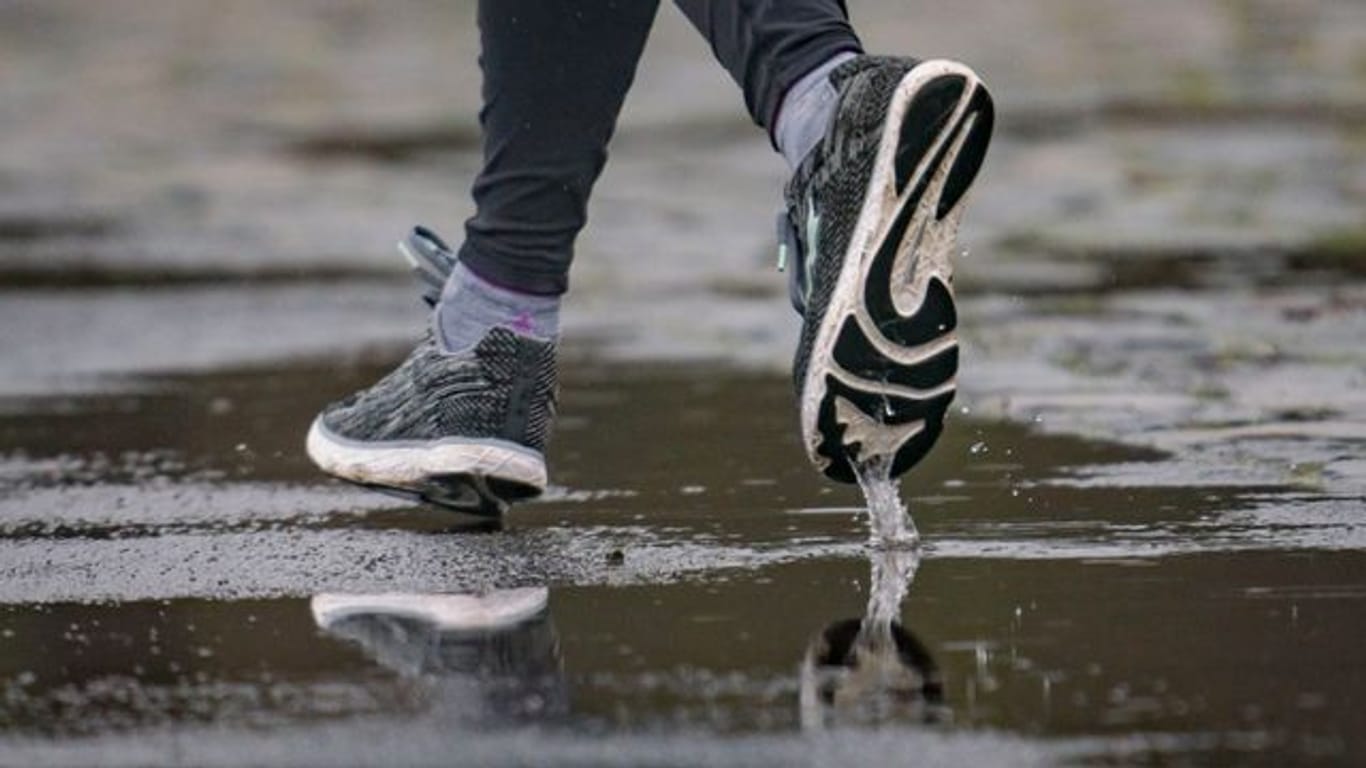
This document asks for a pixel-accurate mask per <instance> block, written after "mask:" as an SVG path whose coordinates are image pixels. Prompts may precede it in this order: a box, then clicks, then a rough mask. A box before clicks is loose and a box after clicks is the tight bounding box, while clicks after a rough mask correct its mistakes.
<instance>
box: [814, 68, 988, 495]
mask: <svg viewBox="0 0 1366 768" xmlns="http://www.w3.org/2000/svg"><path fill="white" fill-rule="evenodd" d="M993 120H994V110H993V105H992V101H991V96H990V95H989V94H988V92H987V90H986V88H985V87H984V86H983V85H982V82H981V80H980V79H979V78H978V77H977V75H976V74H975V73H974V72H973V71H972V70H971V69H969V68H968V67H966V66H964V65H962V64H959V63H957V62H952V61H943V60H935V61H927V62H923V63H921V64H919V65H917V66H916V67H914V68H913V69H911V70H910V71H909V72H907V73H906V75H905V76H904V77H903V78H902V79H901V81H900V82H899V83H898V84H897V86H896V88H895V90H894V92H893V94H892V97H891V101H890V104H889V107H888V110H887V119H886V122H885V125H884V127H883V133H882V136H881V139H880V141H879V143H878V149H877V153H878V154H877V156H876V159H875V160H874V164H873V171H872V174H871V176H870V178H869V182H868V187H867V190H866V192H865V194H864V198H863V200H864V202H863V208H862V210H861V211H860V212H859V217H858V220H857V224H856V227H855V230H854V234H853V237H851V238H850V242H849V247H848V250H847V251H846V252H845V254H844V260H843V262H842V267H841V269H840V272H839V276H838V280H837V283H836V287H835V289H834V291H833V293H832V295H831V300H830V304H829V306H828V307H827V309H826V312H825V314H824V316H823V318H822V320H821V325H820V327H819V328H818V330H817V334H816V337H815V341H814V343H813V348H812V357H811V361H812V362H811V364H810V365H809V367H808V368H807V371H806V381H805V386H804V387H803V390H802V391H803V393H804V396H803V399H802V404H801V420H802V432H803V434H804V435H806V436H807V449H808V452H810V454H811V457H812V459H813V461H815V462H816V464H817V466H823V467H824V473H825V474H826V475H827V476H828V477H830V478H832V479H834V480H838V481H841V482H854V481H855V477H854V470H853V463H855V462H865V461H867V460H869V459H871V458H873V457H875V456H892V457H894V458H893V461H892V469H891V472H892V476H893V477H895V476H898V475H900V474H902V473H904V472H906V471H907V470H908V469H910V468H911V467H912V466H914V465H915V464H917V463H918V462H919V461H920V460H921V459H922V458H924V456H925V455H926V454H927V453H928V452H929V450H930V449H931V448H932V447H933V446H934V443H935V441H936V440H937V439H938V437H939V434H940V432H941V431H942V429H943V422H944V415H945V413H946V411H947V410H948V407H949V404H950V403H951V402H952V401H953V398H954V395H955V393H956V390H957V379H956V376H957V370H958V341H957V337H956V334H955V328H956V326H957V315H956V312H955V309H954V301H953V289H952V275H953V273H952V265H951V263H950V258H951V256H952V251H953V250H954V249H955V248H956V247H957V239H956V235H957V230H958V225H959V222H960V220H961V218H962V215H963V210H964V207H965V206H964V200H965V196H966V194H967V192H968V189H969V187H970V186H971V185H972V182H973V180H974V179H975V178H976V176H977V172H978V170H979V169H980V168H981V165H982V161H983V159H984V157H985V155H986V149H987V144H988V142H989V141H990V137H991V129H992V124H993Z"/></svg>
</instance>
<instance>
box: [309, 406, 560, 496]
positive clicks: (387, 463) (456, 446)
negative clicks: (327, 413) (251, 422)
mask: <svg viewBox="0 0 1366 768" xmlns="http://www.w3.org/2000/svg"><path fill="white" fill-rule="evenodd" d="M306 447H307V450H308V457H309V458H310V459H312V460H313V463H315V464H317V465H318V467H319V468H320V469H322V470H323V471H324V472H326V473H328V474H330V475H334V476H336V477H340V478H343V479H345V480H350V481H352V482H355V483H363V484H365V485H380V486H389V487H393V488H407V489H412V490H421V489H422V488H423V486H424V485H425V484H426V483H427V482H428V481H430V480H431V479H432V478H436V477H440V476H443V475H456V474H469V475H478V476H481V477H488V478H496V479H498V480H503V481H508V482H513V483H520V484H522V485H527V486H531V487H533V488H535V489H537V490H538V491H544V490H545V487H546V483H547V477H546V468H545V460H544V459H543V458H540V457H539V456H537V455H536V454H535V453H534V452H532V451H530V450H528V449H525V448H514V447H512V444H510V443H509V444H508V445H507V446H506V447H505V446H503V445H499V444H498V443H497V442H494V441H461V440H458V439H447V440H441V441H433V442H431V443H429V444H421V443H418V444H405V443H395V444H390V445H384V444H379V445H362V444H358V443H353V442H350V441H344V440H342V439H339V438H337V437H335V436H334V435H332V433H331V432H330V431H329V430H327V429H326V428H325V427H324V426H323V425H322V418H321V417H318V418H316V419H314V420H313V425H312V426H310V427H309V428H308V440H307V443H306Z"/></svg>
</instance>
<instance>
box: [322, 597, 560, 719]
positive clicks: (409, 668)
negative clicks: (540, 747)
mask: <svg viewBox="0 0 1366 768" xmlns="http://www.w3.org/2000/svg"><path fill="white" fill-rule="evenodd" d="M548 602H549V592H548V591H547V590H546V589H545V588H544V587H536V588H530V589H508V590H498V591H494V592H489V593H487V594H483V595H431V594H376V595H342V594H321V595H315V596H314V597H313V599H312V601H311V602H310V607H311V609H312V612H313V619H314V621H315V622H316V623H317V625H318V626H319V627H320V628H321V629H322V630H324V631H325V632H327V633H328V634H330V635H333V636H335V637H338V638H341V639H344V640H348V641H350V642H353V643H355V644H356V645H359V646H360V647H361V649H362V650H364V652H365V653H366V654H367V655H368V656H370V657H371V658H373V659H374V660H375V661H377V662H379V663H380V664H381V665H383V666H385V667H387V668H389V669H391V670H393V671H394V672H397V673H398V674H400V675H402V676H404V677H407V678H414V679H421V680H422V681H424V682H425V683H427V684H428V685H429V686H430V695H431V697H432V706H433V710H434V712H433V714H436V715H438V716H441V717H446V718H451V719H454V720H458V721H463V722H466V723H478V724H487V725H491V724H497V723H507V724H515V723H520V722H526V721H532V720H546V719H553V718H555V717H557V716H560V715H563V714H565V713H566V712H567V710H568V695H567V689H566V685H565V679H564V670H563V666H562V664H561V661H560V649H559V640H558V637H557V636H556V634H555V628H554V625H553V624H552V623H551V620H550V612H549V609H548Z"/></svg>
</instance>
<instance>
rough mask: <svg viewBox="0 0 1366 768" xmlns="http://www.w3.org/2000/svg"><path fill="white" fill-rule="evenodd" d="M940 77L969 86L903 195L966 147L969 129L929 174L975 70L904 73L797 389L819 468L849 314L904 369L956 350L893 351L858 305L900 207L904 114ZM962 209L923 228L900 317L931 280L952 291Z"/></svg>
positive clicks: (940, 63)
mask: <svg viewBox="0 0 1366 768" xmlns="http://www.w3.org/2000/svg"><path fill="white" fill-rule="evenodd" d="M945 75H959V76H961V77H963V78H964V79H965V80H966V86H965V87H964V89H963V97H962V98H961V100H960V102H959V104H958V106H957V108H956V110H955V112H954V115H953V116H952V117H951V119H950V120H948V121H947V123H946V124H945V131H944V133H942V134H941V135H940V136H939V137H937V138H936V139H935V142H934V144H933V145H931V147H930V148H929V149H928V151H926V153H925V156H924V157H923V158H921V160H920V164H919V166H917V167H916V169H915V173H914V174H913V175H912V176H911V178H910V180H908V181H907V183H906V185H905V189H906V190H907V192H906V194H907V196H909V195H910V194H911V191H913V190H914V189H915V187H916V185H917V182H918V180H919V179H920V178H921V177H922V176H923V175H924V174H925V173H928V172H932V171H935V172H937V171H940V170H943V171H944V172H945V173H947V169H950V168H952V167H953V163H954V161H955V160H956V159H957V155H958V150H960V149H961V147H962V142H963V141H965V138H966V136H967V135H968V133H969V131H968V130H966V129H965V130H964V131H963V132H962V134H961V135H960V137H959V139H958V147H957V148H955V149H954V151H952V152H950V153H948V154H947V155H946V156H945V158H944V160H943V162H942V163H941V164H940V165H939V166H938V167H937V168H934V169H931V168H930V167H929V163H930V161H931V160H932V159H933V158H934V155H935V154H936V152H937V151H938V150H939V148H940V147H941V146H942V145H943V143H944V142H945V141H947V140H948V131H949V128H950V127H952V126H954V125H956V124H957V122H958V120H959V117H960V116H961V115H962V114H963V112H964V111H965V110H967V108H968V105H969V104H970V103H971V96H972V94H973V93H974V92H975V90H976V89H977V88H978V87H979V86H980V84H981V80H980V78H978V77H977V74H976V73H975V72H973V71H972V69H970V68H969V67H967V66H966V65H964V64H960V63H958V62H956V61H948V60H942V59H940V60H934V61H927V62H923V63H921V64H920V65H918V66H916V67H915V68H914V69H912V70H911V71H910V72H908V73H906V76H905V77H903V78H902V80H901V82H900V83H898V84H897V88H896V91H895V92H894V93H893V94H892V100H891V104H890V105H889V106H888V109H887V120H886V124H885V126H884V127H883V133H882V138H881V141H880V142H879V145H878V154H877V158H876V159H875V160H874V163H873V172H872V174H871V176H870V177H869V179H868V188H867V190H866V191H865V193H864V198H863V200H864V202H863V210H861V211H860V212H859V219H858V223H857V224H856V226H855V228H854V233H853V235H852V236H851V237H850V239H849V246H848V248H847V250H846V251H845V254H844V261H843V263H842V264H841V267H840V273H839V278H838V279H837V280H836V283H835V289H834V291H832V292H831V295H830V305H829V306H827V307H826V310H825V316H824V317H823V318H822V319H821V324H820V327H819V328H818V329H817V331H816V338H815V339H814V340H813V341H812V349H811V354H810V357H809V359H810V361H811V362H810V364H809V365H808V366H807V370H806V379H805V381H804V382H803V386H802V395H803V396H802V402H801V425H802V434H803V435H804V436H805V437H806V450H807V454H808V455H809V456H810V458H811V460H812V461H813V462H815V463H817V464H818V465H820V464H821V463H822V462H823V459H821V457H820V456H818V455H817V453H816V449H817V448H818V447H819V445H820V441H821V436H820V435H819V433H818V432H817V429H816V422H817V419H818V418H819V415H820V404H821V402H822V401H823V400H824V399H825V376H826V374H827V373H829V372H830V371H831V365H830V364H829V363H830V362H831V361H832V355H833V353H834V345H835V341H836V340H837V339H838V337H839V330H840V327H841V326H842V325H843V322H844V319H845V318H846V317H848V316H850V315H853V316H854V317H855V318H856V319H857V320H858V322H859V325H860V326H861V327H862V329H863V331H864V333H865V335H866V336H867V337H868V338H869V340H870V341H871V342H872V343H873V344H874V345H875V346H877V347H878V349H879V351H881V352H883V353H884V354H886V356H887V357H888V358H889V359H891V360H893V361H895V362H898V363H900V364H903V365H905V364H909V363H912V362H919V361H921V360H924V359H927V358H928V357H930V356H932V354H936V353H938V352H940V351H942V350H943V349H946V348H948V347H950V346H953V345H954V344H956V343H957V341H956V339H955V337H954V335H953V334H946V335H945V336H943V337H940V338H939V339H935V340H934V341H932V342H930V343H929V344H926V345H922V346H921V347H920V348H916V349H913V350H911V349H905V348H899V347H897V345H894V344H892V343H891V342H889V341H888V340H886V339H884V338H882V335H881V334H880V333H878V332H877V330H876V325H875V324H874V323H873V322H872V320H871V318H869V317H868V312H867V308H866V307H864V305H863V301H862V294H863V291H862V290H861V288H862V286H863V284H864V283H865V282H866V281H867V275H868V269H869V267H870V266H871V263H872V258H873V255H874V254H875V252H876V251H877V246H878V244H880V242H881V239H882V237H884V236H885V234H884V232H883V230H884V229H885V228H886V227H887V226H888V225H889V224H890V222H891V220H892V218H893V217H895V215H896V213H897V212H898V211H899V210H900V208H901V205H902V204H903V203H904V202H905V201H904V200H903V199H901V198H900V197H899V196H898V195H897V190H896V183H895V158H896V147H897V143H898V141H899V139H900V134H901V124H902V121H903V120H904V117H905V112H906V109H907V107H908V106H909V105H910V103H911V100H912V98H914V96H915V95H916V94H917V93H919V92H920V89H921V88H922V87H923V86H924V85H925V84H926V83H928V82H929V81H931V80H934V79H936V78H939V77H943V76H945ZM967 128H971V126H967ZM933 191H934V190H930V189H927V190H926V194H925V199H924V200H922V201H921V202H922V205H924V204H925V203H926V200H930V199H931V198H932V197H933V196H932V194H931V193H932V192H933ZM962 210H963V206H962V201H960V202H959V204H958V205H957V206H955V211H954V212H953V214H951V215H950V216H948V217H946V218H945V219H944V220H943V221H942V222H937V221H930V222H929V223H928V225H927V228H926V231H925V233H924V236H923V239H922V241H921V244H920V246H921V255H920V259H919V261H918V262H917V263H916V270H915V274H914V275H913V276H911V279H910V280H908V281H907V283H906V284H905V285H904V286H899V287H900V288H901V290H900V291H898V290H896V288H897V287H894V290H893V301H894V304H895V306H896V308H897V310H898V311H899V312H905V313H908V314H909V313H910V312H913V311H915V309H917V308H918V307H919V304H920V302H921V301H923V299H924V295H925V286H927V285H928V284H929V279H930V278H931V277H935V276H937V277H938V278H939V279H940V280H941V281H942V282H943V283H944V285H945V286H946V287H949V288H950V290H951V289H952V282H951V278H952V274H953V268H952V265H951V263H950V261H949V258H950V256H951V255H952V251H953V243H954V240H955V237H956V234H957V228H958V222H959V218H960V217H961V212H962ZM913 231H914V228H913V227H907V234H908V239H909V234H910V233H911V232H913ZM813 247H814V244H813ZM902 247H904V246H902ZM906 256H907V254H905V253H898V254H897V256H896V262H895V264H894V267H893V271H892V274H893V275H899V274H901V272H902V271H904V266H903V264H904V259H905V258H906ZM898 268H900V269H898Z"/></svg>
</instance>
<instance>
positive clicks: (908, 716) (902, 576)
mask: <svg viewBox="0 0 1366 768" xmlns="http://www.w3.org/2000/svg"><path fill="white" fill-rule="evenodd" d="M871 559H872V571H873V573H872V586H871V589H870V592H869V596H868V608H867V610H866V611H865V614H864V616H863V618H862V619H844V620H841V621H836V622H833V623H831V624H830V625H829V626H827V627H826V628H825V629H824V630H823V631H822V632H821V633H820V634H818V635H817V636H816V637H815V638H813V639H812V640H811V643H810V645H808V646H807V649H806V657H805V658H804V659H803V660H802V667H801V693H800V709H801V725H802V728H803V729H805V730H820V729H823V728H827V727H831V726H844V725H851V726H870V725H878V724H883V723H888V722H901V723H915V722H920V723H935V722H940V721H943V720H945V719H947V716H948V708H947V707H946V706H945V705H944V701H943V699H944V694H943V684H942V681H941V680H940V676H939V668H938V667H937V666H936V665H935V662H934V658H933V657H932V656H931V655H930V652H929V650H928V649H927V648H926V647H925V645H924V644H923V643H921V642H920V640H919V639H918V638H916V636H915V635H914V634H912V633H911V631H910V630H909V629H907V628H906V627H905V626H904V625H902V623H901V621H900V619H899V617H900V613H901V603H902V600H903V599H905V597H906V592H907V590H908V589H909V588H910V586H911V581H912V580H913V579H914V578H915V572H916V569H917V568H918V567H919V565H920V550H919V548H884V549H874V550H872V551H871Z"/></svg>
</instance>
